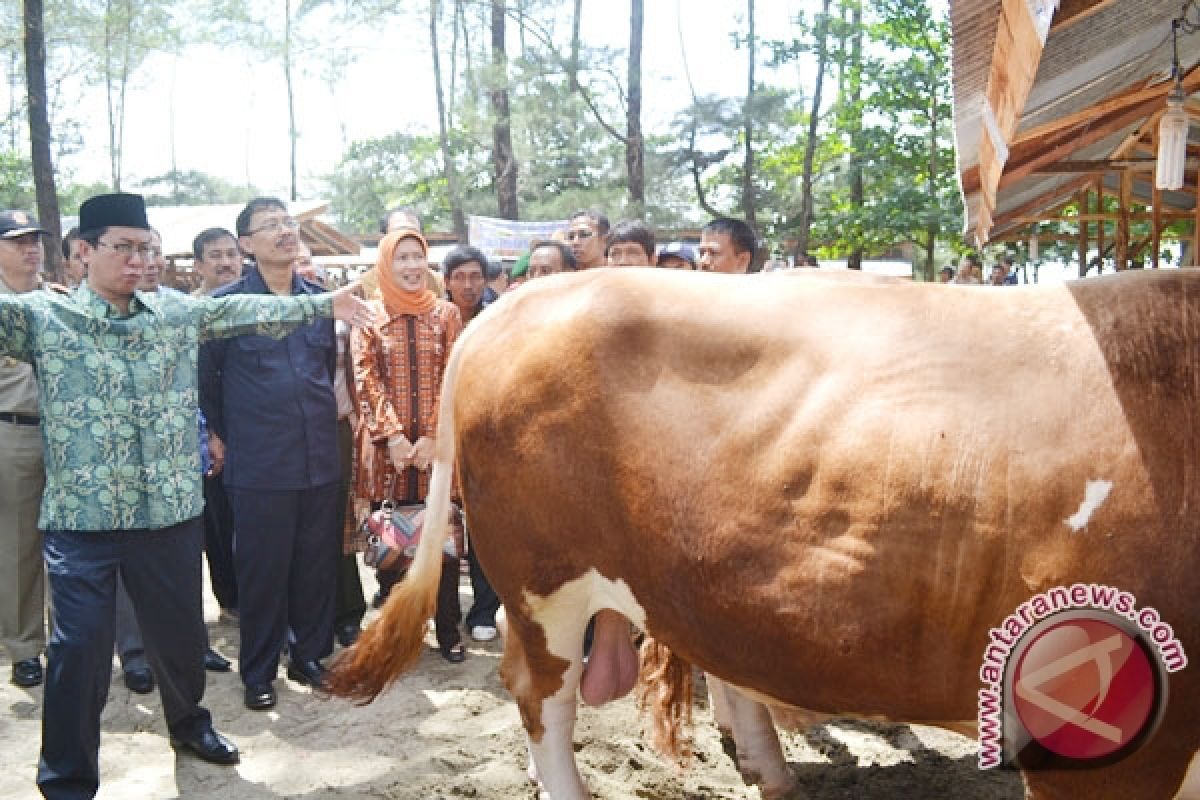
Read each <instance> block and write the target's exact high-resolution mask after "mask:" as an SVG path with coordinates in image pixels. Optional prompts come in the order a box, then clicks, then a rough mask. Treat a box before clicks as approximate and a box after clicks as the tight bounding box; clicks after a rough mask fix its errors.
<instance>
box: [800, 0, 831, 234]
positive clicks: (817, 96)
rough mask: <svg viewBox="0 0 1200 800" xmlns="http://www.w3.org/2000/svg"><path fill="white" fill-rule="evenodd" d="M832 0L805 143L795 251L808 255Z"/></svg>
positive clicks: (821, 34) (822, 20) (820, 26)
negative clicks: (815, 159) (818, 124)
mask: <svg viewBox="0 0 1200 800" xmlns="http://www.w3.org/2000/svg"><path fill="white" fill-rule="evenodd" d="M828 36H829V0H822V3H821V16H820V17H819V18H818V19H817V30H816V37H817V74H816V78H815V79H814V82H813V96H812V103H811V104H810V105H809V110H808V138H807V140H806V141H805V142H804V168H803V172H802V173H801V175H800V225H799V230H798V231H796V252H795V254H794V255H797V256H799V255H807V254H808V248H809V238H810V236H811V233H812V218H813V193H812V184H813V159H814V157H815V156H816V152H817V123H818V122H820V120H821V89H822V85H823V84H824V82H825V70H826V69H827V68H828V65H829V47H828V42H827V41H826V39H827V38H828Z"/></svg>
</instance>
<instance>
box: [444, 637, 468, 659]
mask: <svg viewBox="0 0 1200 800" xmlns="http://www.w3.org/2000/svg"><path fill="white" fill-rule="evenodd" d="M442 658H444V659H446V660H447V661H449V662H450V663H451V664H461V663H462V662H463V661H465V660H466V658H467V651H466V649H464V648H463V645H462V642H457V643H455V644H452V645H450V646H449V647H445V648H442Z"/></svg>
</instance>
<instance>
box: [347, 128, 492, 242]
mask: <svg viewBox="0 0 1200 800" xmlns="http://www.w3.org/2000/svg"><path fill="white" fill-rule="evenodd" d="M464 150H465V148H464ZM459 168H460V174H461V175H463V176H464V178H463V184H464V185H463V186H462V187H460V188H461V189H462V191H463V193H464V198H465V200H466V202H465V205H466V207H468V208H479V207H480V205H482V204H483V203H484V202H486V201H485V198H486V196H487V194H488V187H489V186H490V183H487V184H482V185H481V184H480V182H479V180H478V179H473V178H472V176H486V175H488V174H489V173H488V163H487V153H486V152H482V151H478V150H477V151H475V159H474V160H473V161H472V160H471V159H469V158H464V160H463V161H461V162H460V163H459ZM489 180H490V179H489ZM325 185H326V186H327V188H328V190H329V193H330V195H329V199H330V206H331V209H332V211H333V213H334V215H335V216H336V217H337V219H338V221H339V223H340V224H341V225H342V226H343V227H345V228H346V229H347V230H352V231H356V232H360V233H368V232H373V231H376V230H378V225H379V220H380V218H381V217H382V216H383V213H384V211H386V210H387V209H389V208H391V207H393V206H399V205H403V206H412V207H413V208H415V209H416V210H417V212H418V213H419V214H420V215H421V218H422V220H423V221H424V223H425V227H426V229H427V230H448V229H449V228H450V204H449V195H448V193H447V191H446V183H445V179H444V178H443V176H442V171H441V154H440V151H439V149H438V141H437V137H436V136H432V135H420V134H408V133H393V134H391V135H390V136H384V137H382V138H378V139H366V140H363V141H359V142H355V143H353V144H352V145H350V147H349V149H348V150H347V151H346V154H345V155H344V156H342V160H341V161H340V162H339V163H338V165H337V168H336V169H335V170H334V172H333V173H332V174H331V175H329V176H327V177H326V178H325ZM493 212H494V201H493V207H492V208H491V209H489V210H488V213H493ZM476 213H478V212H476Z"/></svg>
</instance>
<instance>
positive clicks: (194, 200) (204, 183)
mask: <svg viewBox="0 0 1200 800" xmlns="http://www.w3.org/2000/svg"><path fill="white" fill-rule="evenodd" d="M141 184H142V186H141V189H142V193H143V194H145V195H146V203H147V204H148V205H154V206H205V205H218V204H222V203H245V202H247V201H249V200H250V199H251V198H254V197H257V196H258V195H259V194H261V192H259V190H258V189H256V188H254V187H253V186H234V185H233V184H232V183H229V182H228V181H225V180H222V179H221V178H218V177H216V176H215V175H209V174H207V173H204V172H199V171H197V170H170V171H168V172H166V173H164V174H162V175H158V176H156V177H153V178H148V179H146V180H143V181H142V182H141ZM156 190H160V191H156Z"/></svg>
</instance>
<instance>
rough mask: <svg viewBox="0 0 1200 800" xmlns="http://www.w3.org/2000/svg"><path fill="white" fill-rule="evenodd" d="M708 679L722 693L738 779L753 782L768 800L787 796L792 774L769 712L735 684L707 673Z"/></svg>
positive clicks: (791, 784)
mask: <svg viewBox="0 0 1200 800" xmlns="http://www.w3.org/2000/svg"><path fill="white" fill-rule="evenodd" d="M709 679H710V680H711V681H714V682H715V683H716V684H717V685H718V686H717V691H718V692H722V693H723V694H724V702H725V705H726V708H727V713H728V715H729V721H730V723H731V724H732V726H733V739H734V742H735V743H736V746H737V749H736V752H737V765H738V771H739V772H741V773H742V778H743V779H744V780H745V781H746V782H747V783H751V784H755V785H757V786H758V788H759V790H760V791H761V792H762V796H763V797H764V798H767V799H768V800H773V799H774V798H783V797H788V796H790V795H791V793H792V790H793V789H794V788H795V786H796V776H795V775H793V774H792V771H791V769H789V768H788V765H787V761H786V760H784V757H783V746H782V745H781V744H780V743H779V735H778V734H777V733H776V732H775V722H774V720H772V719H771V712H770V711H768V710H767V707H766V706H765V705H763V704H762V703H760V702H758V701H757V700H753V699H751V698H749V697H747V696H746V695H745V694H744V693H742V692H741V691H740V690H738V689H737V688H736V687H734V686H730V685H729V684H727V683H723V682H721V681H719V680H717V679H714V678H712V677H711V676H710V678H709Z"/></svg>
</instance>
